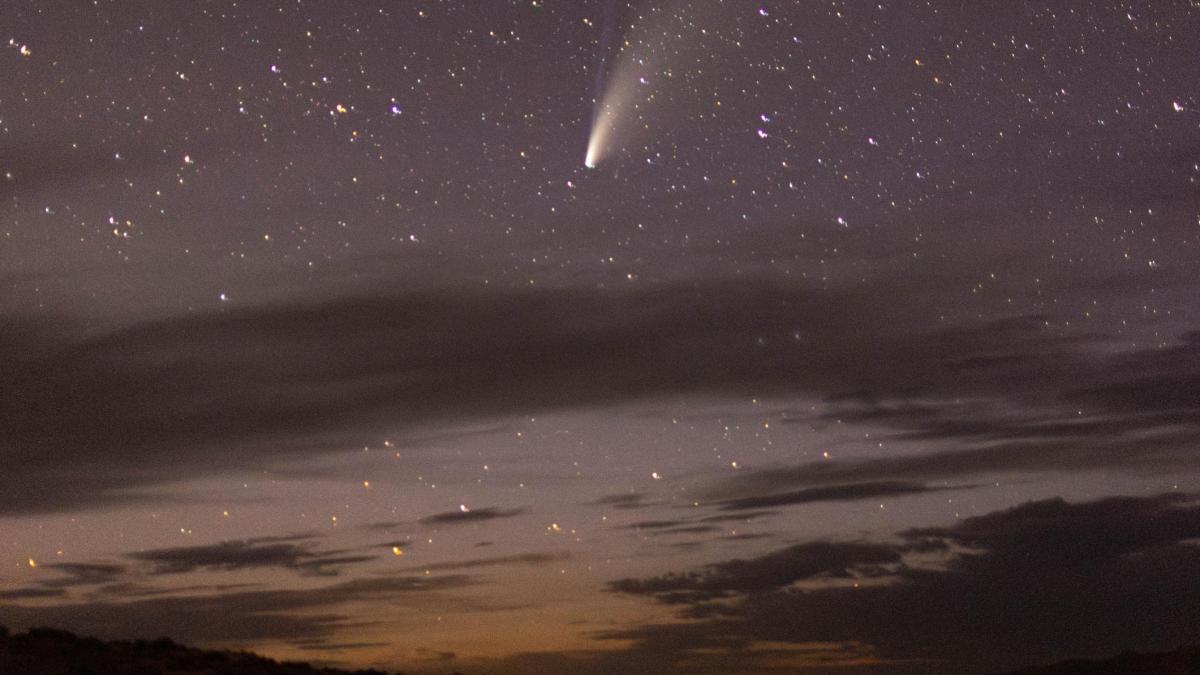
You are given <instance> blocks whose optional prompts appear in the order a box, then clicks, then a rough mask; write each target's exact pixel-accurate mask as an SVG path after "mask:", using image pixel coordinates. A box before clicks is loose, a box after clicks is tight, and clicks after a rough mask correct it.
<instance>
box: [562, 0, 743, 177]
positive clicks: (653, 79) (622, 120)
mask: <svg viewBox="0 0 1200 675" xmlns="http://www.w3.org/2000/svg"><path fill="white" fill-rule="evenodd" d="M722 14H723V9H722V5H721V3H719V2H716V1H715V0H691V1H685V0H674V1H668V2H662V3H647V4H646V5H644V6H643V9H642V10H641V11H638V12H636V13H635V14H634V18H633V19H632V20H631V21H630V23H629V26H628V27H627V28H626V29H625V34H624V37H623V39H622V40H621V42H620V48H619V49H618V50H617V53H616V55H615V56H614V57H613V58H612V64H611V68H609V69H607V70H606V68H605V64H606V61H607V59H608V57H609V54H608V52H609V44H610V42H611V37H612V34H613V33H614V32H615V30H616V25H617V23H618V12H617V2H616V1H615V0H608V1H607V4H606V5H605V12H604V27H603V31H602V33H601V35H600V42H599V47H600V51H599V52H598V53H597V57H596V66H595V72H596V79H595V82H594V84H593V96H592V106H593V109H592V126H591V130H590V132H589V134H588V143H587V152H586V153H585V154H584V157H583V165H584V166H585V167H587V168H588V169H595V168H596V167H597V166H599V165H600V164H601V163H602V162H604V161H606V160H607V159H609V158H611V157H612V156H613V155H614V154H615V153H617V152H618V151H619V150H622V149H623V148H625V147H627V146H629V145H630V144H631V143H632V142H633V141H634V140H637V137H638V136H641V135H643V134H646V133H654V127H655V126H659V125H665V128H667V129H671V128H674V127H675V126H676V125H674V124H671V121H670V120H663V119H655V118H654V117H655V113H656V112H657V113H659V114H660V115H661V113H662V110H661V109H659V108H661V106H659V105H657V101H658V100H660V99H668V98H675V97H676V96H678V95H680V94H681V89H682V88H681V81H680V80H681V78H677V77H674V76H673V73H676V72H684V71H686V70H688V69H689V68H692V67H694V66H695V64H696V63H697V61H698V60H700V59H703V58H707V57H711V54H710V52H711V51H712V49H713V45H712V44H705V37H706V36H709V35H712V34H714V33H715V32H709V31H707V30H706V29H705V28H704V26H709V25H715V22H714V19H719V18H720V16H721V15H722ZM710 42H711V41H710Z"/></svg>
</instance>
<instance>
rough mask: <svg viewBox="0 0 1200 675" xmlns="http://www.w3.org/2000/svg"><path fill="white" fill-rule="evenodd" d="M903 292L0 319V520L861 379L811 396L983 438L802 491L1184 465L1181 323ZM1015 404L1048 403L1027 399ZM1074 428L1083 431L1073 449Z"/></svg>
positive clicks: (625, 294)
mask: <svg viewBox="0 0 1200 675" xmlns="http://www.w3.org/2000/svg"><path fill="white" fill-rule="evenodd" d="M900 299H902V293H901V292H900V291H896V290H888V289H881V288H871V289H866V290H864V291H862V292H853V293H850V292H835V291H810V290H804V289H799V288H795V287H788V286H782V285H778V284H772V283H762V282H759V283H756V282H744V281H739V282H737V283H726V282H722V281H710V282H705V283H702V284H697V285H682V284H681V285H670V286H658V287H651V288H650V289H648V290H621V291H583V290H565V289H559V290H545V291H529V292H500V293H482V292H451V291H445V292H425V293H414V294H408V295H405V294H397V295H373V296H363V297H352V298H346V299H343V300H341V301H337V302H328V303H324V304H312V305H309V304H292V305H280V306H268V307H258V308H246V309H239V310H232V311H229V312H220V313H210V314H203V315H197V316H187V317H177V318H170V319H163V320H160V321H156V322H151V323H145V324H139V325H135V326H132V327H126V328H119V329H115V330H112V331H110V332H107V333H103V334H94V333H85V332H83V331H81V330H80V329H79V328H78V327H76V326H72V325H69V324H61V323H53V322H46V321H41V320H31V319H29V320H27V319H22V318H21V317H12V320H11V321H9V322H8V323H7V324H6V326H5V329H4V331H3V332H2V333H0V358H3V360H4V362H5V364H6V376H5V378H4V380H3V381H2V382H0V448H3V449H2V450H0V454H2V459H3V460H4V462H5V466H6V467H8V469H9V471H10V474H11V477H12V482H11V485H12V490H10V491H9V493H8V494H6V496H5V498H4V499H3V500H2V501H0V513H8V514H14V513H29V512H44V511H56V510H64V509H74V508H81V507H86V506H103V505H106V504H113V503H119V502H123V501H130V500H137V499H149V498H154V497H153V496H152V495H148V494H147V493H145V492H139V491H138V488H153V487H154V486H155V485H157V484H160V483H164V482H169V481H172V480H178V479H180V478H182V477H184V476H185V475H186V476H194V475H196V472H197V471H199V472H204V473H209V474H217V473H221V472H224V471H230V470H233V469H235V468H238V467H243V468H244V467H246V466H247V465H253V466H255V467H261V466H262V465H263V463H264V462H272V461H279V460H283V459H287V458H302V457H306V456H310V455H311V454H313V453H323V452H330V451H335V450H342V449H345V448H348V447H356V446H358V445H361V444H366V443H370V442H372V441H374V440H376V439H378V438H379V435H381V434H384V433H388V434H391V433H401V434H403V433H404V432H405V431H408V430H412V431H414V432H415V431H416V430H417V429H419V428H420V427H422V426H429V425H433V424H436V423H438V422H444V421H446V420H451V419H452V420H454V421H455V422H456V423H462V422H463V421H466V420H472V419H479V420H482V419H484V418H489V417H496V416H504V415H509V414H514V413H524V412H529V411H537V410H548V409H555V408H562V407H566V406H583V405H595V404H603V403H608V402H619V401H624V400H629V399H633V398H638V397H645V396H655V395H663V394H679V393H697V394H725V395H735V396H742V395H746V394H751V395H765V394H777V395H778V394H785V393H795V394H801V395H805V396H817V397H830V396H835V395H837V394H838V393H839V392H845V391H865V392H870V393H868V394H864V395H862V396H860V397H859V398H857V399H853V398H852V399H837V398H834V399H831V401H832V403H831V408H836V407H837V406H841V408H840V409H836V410H834V409H831V410H830V411H829V414H844V415H847V416H853V415H857V416H858V418H860V419H865V418H867V417H872V416H873V417H872V419H874V421H877V422H880V423H883V424H887V425H890V426H892V427H893V428H895V429H896V431H897V433H898V434H900V435H903V436H906V437H908V438H912V439H934V438H936V439H943V440H945V439H950V440H960V441H964V442H972V443H973V442H976V441H981V440H987V441H989V443H991V446H990V447H989V448H987V449H979V448H973V447H965V448H963V449H964V450H966V451H967V452H962V453H958V452H955V453H954V454H952V455H946V456H940V455H939V456H934V457H930V458H928V459H927V460H922V459H921V458H917V459H910V460H905V461H906V462H908V463H903V462H901V463H894V464H890V465H887V466H883V467H879V468H876V469H872V468H870V467H846V466H844V465H840V464H832V465H829V466H826V467H825V468H823V469H820V471H824V472H826V473H825V474H824V475H822V476H821V483H822V484H829V483H837V484H849V483H871V482H879V481H890V480H900V481H910V480H911V481H914V482H920V481H921V480H922V479H924V478H927V477H930V476H937V477H946V476H950V475H955V476H957V475H964V474H969V473H972V472H975V471H985V470H989V469H995V468H1012V469H1018V470H1025V469H1028V470H1038V469H1042V468H1059V467H1067V468H1075V467H1081V466H1082V467H1088V466H1108V465H1113V464H1131V463H1142V464H1144V463H1146V462H1156V463H1160V464H1162V463H1167V464H1171V463H1174V464H1179V463H1183V462H1186V461H1190V460H1192V459H1194V456H1193V454H1192V448H1190V447H1188V448H1181V447H1180V444H1181V442H1182V441H1184V440H1190V438H1191V436H1190V435H1191V434H1193V433H1194V432H1195V429H1196V421H1195V420H1196V419H1200V401H1198V400H1197V399H1196V396H1195V395H1194V394H1192V393H1190V392H1194V391H1197V390H1200V387H1198V386H1196V385H1197V384H1200V339H1197V337H1196V336H1195V335H1188V336H1185V337H1184V341H1183V342H1182V343H1180V344H1177V345H1175V346H1172V347H1168V348H1161V349H1153V350H1146V351H1137V352H1129V353H1118V354H1112V355H1107V356H1106V355H1102V354H1101V353H1100V352H1098V351H1097V350H1096V349H1095V347H1097V346H1098V345H1099V344H1101V341H1099V340H1098V339H1097V338H1096V337H1095V336H1086V335H1073V334H1067V333H1063V332H1062V331H1058V330H1053V329H1050V328H1048V327H1047V326H1046V325H1045V324H1046V322H1045V321H1044V320H1043V319H1041V318H1040V317H1025V318H1016V319H1005V320H1001V321H993V322H990V323H981V324H970V325H963V326H961V327H957V328H952V329H938V330H936V331H933V332H930V331H929V330H926V329H924V328H921V324H920V321H919V320H909V321H907V322H905V321H903V320H901V319H900V318H898V315H894V312H891V311H889V310H887V309H886V308H887V307H888V306H889V305H890V304H891V302H892V301H893V300H900ZM897 304H898V306H899V305H900V303H897ZM864 316H868V317H874V318H871V319H869V320H865V319H863V318H862V317H864ZM959 399H963V400H980V401H983V402H985V403H986V404H987V406H989V407H987V408H985V409H982V411H980V410H973V411H969V412H972V413H973V415H967V416H965V417H963V416H961V415H960V413H962V412H963V410H962V409H961V406H956V405H954V404H947V403H940V402H944V401H953V400H959ZM838 401H848V403H838ZM880 401H882V402H883V403H879V402H880ZM919 401H932V402H934V403H933V407H932V408H931V407H928V406H926V407H922V405H921V404H920V403H919ZM1035 406H1036V407H1037V409H1040V410H1045V411H1049V412H1045V413H1043V414H1042V415H1041V416H1040V417H1039V416H1032V415H1030V414H1029V413H1028V412H1026V411H1027V410H1029V409H1033V407H1035ZM1080 410H1082V411H1083V414H1082V415H1078V414H1073V413H1071V414H1070V415H1069V414H1068V411H1080ZM818 421H819V420H818ZM1116 429H1119V430H1123V431H1122V432H1121V433H1119V434H1116V435H1115V436H1114V430H1116ZM1081 439H1083V440H1101V441H1103V442H1101V443H1093V444H1090V445H1088V446H1087V449H1086V450H1083V449H1081V448H1082V447H1083V445H1082V444H1081V443H1080V442H1079V441H1080V440H1081ZM1134 440H1136V441H1137V442H1136V444H1135V443H1134ZM1135 446H1136V447H1135ZM201 459H202V460H203V461H201ZM914 462H916V463H918V464H913V463H914ZM921 462H924V464H923V465H921V464H919V463H921ZM799 486H801V487H811V486H813V484H812V483H811V482H808V483H807V484H805V483H803V482H801V483H800V484H799ZM628 505H630V503H624V504H614V506H628Z"/></svg>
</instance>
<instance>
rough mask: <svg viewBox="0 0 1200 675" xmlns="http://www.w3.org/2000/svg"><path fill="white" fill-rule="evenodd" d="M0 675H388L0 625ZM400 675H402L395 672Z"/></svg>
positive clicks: (165, 642) (165, 643)
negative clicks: (12, 631)
mask: <svg viewBox="0 0 1200 675" xmlns="http://www.w3.org/2000/svg"><path fill="white" fill-rule="evenodd" d="M0 673H13V674H14V675H15V674H16V673H21V674H22V675H150V674H152V673H178V674H180V675H182V674H184V673H189V674H196V675H199V674H201V673H202V674H203V675H387V673H385V672H384V671H381V670H355V671H349V670H339V669H336V668H317V667H314V666H310V665H308V664H307V663H293V662H282V663H281V662H279V661H275V660H272V659H268V658H265V657H262V656H258V655H257V654H251V653H248V652H228V651H209V650H202V649H192V648H190V647H184V646H183V645H179V644H176V643H175V642H173V641H171V640H169V639H167V638H159V639H157V640H132V641H116V642H104V641H102V640H97V639H96V638H90V637H79V636H77V635H75V634H73V633H68V632H67V631H63V630H55V629H53V628H30V629H29V631H28V632H25V633H18V634H17V635H11V636H10V635H9V632H8V629H7V628H5V627H4V626H0ZM397 675H400V674H399V673H397Z"/></svg>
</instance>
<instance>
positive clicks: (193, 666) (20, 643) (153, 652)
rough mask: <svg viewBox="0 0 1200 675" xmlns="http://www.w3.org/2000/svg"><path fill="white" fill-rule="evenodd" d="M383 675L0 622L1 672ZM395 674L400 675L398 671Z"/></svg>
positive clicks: (1195, 670)
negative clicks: (14, 630)
mask: <svg viewBox="0 0 1200 675" xmlns="http://www.w3.org/2000/svg"><path fill="white" fill-rule="evenodd" d="M18 673H20V674H21V675H158V674H159V673H172V674H173V675H174V674H178V675H184V674H189V675H199V674H204V675H387V674H386V673H384V672H383V671H379V670H355V671H348V670H339V669H337V668H317V667H314V666H310V665H308V664H306V663H291V662H284V663H281V662H279V661H274V660H272V659H268V658H264V657H262V656H258V655H255V654H250V653H247V652H226V651H209V650H201V649H192V648H190V647H184V646H183V645H178V644H175V643H174V642H172V641H171V640H168V639H166V638H160V639H158V640H149V641H147V640H132V641H117V642H103V641H101V640H97V639H96V638H87V637H79V636H77V635H74V634H73V633H68V632H67V631H62V630H55V629H52V628H32V629H30V630H29V631H28V632H25V633H19V634H17V635H9V632H8V629H7V628H5V627H4V626H0V674H2V675H9V674H12V675H16V674H18ZM397 675H399V674H397ZM1009 675H1200V647H1185V648H1180V649H1177V650H1175V651H1173V652H1167V653H1162V654H1136V653H1127V654H1121V655H1120V656H1116V657H1113V658H1111V659H1105V660H1102V661H1083V660H1072V661H1064V662H1062V663H1057V664H1054V665H1050V666H1038V667H1035V668H1027V669H1024V670H1018V671H1014V672H1012V673H1010V674H1009Z"/></svg>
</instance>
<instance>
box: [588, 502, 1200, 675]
mask: <svg viewBox="0 0 1200 675" xmlns="http://www.w3.org/2000/svg"><path fill="white" fill-rule="evenodd" d="M1198 540H1200V500H1198V497H1197V495H1183V494H1178V493H1171V494H1164V495H1160V496H1156V497H1141V498H1133V497H1118V498H1108V499H1102V500H1099V501H1093V502H1087V503H1079V504H1070V503H1067V502H1064V501H1062V500H1060V499H1052V500H1046V501H1039V502H1030V503H1026V504H1023V505H1020V506H1018V507H1015V508H1012V509H1008V510H1004V511H998V512H995V513H991V514H988V515H984V516H979V517H974V518H968V519H965V520H963V521H961V522H958V523H956V524H955V525H952V526H949V527H941V528H927V529H914V530H909V531H906V532H904V533H902V534H901V535H900V537H899V538H898V540H896V541H891V542H880V543H868V542H848V543H834V542H814V543H808V544H801V545H797V546H792V547H788V548H785V549H781V550H778V551H775V552H773V553H769V554H767V555H763V556H759V557H756V558H751V559H747V560H732V561H729V562H724V563H718V564H715V565H712V566H709V567H707V568H703V569H700V570H697V571H691V572H684V573H677V574H667V575H663V576H657V577H650V578H645V579H625V580H620V581H617V582H614V583H613V584H612V589H613V590H614V591H618V592H621V593H626V594H634V595H642V596H647V597H651V598H655V599H657V600H659V601H661V602H665V603H669V604H672V605H675V606H678V607H679V608H680V614H681V617H683V618H687V619H690V620H692V622H690V623H684V624H669V625H668V624H663V625H649V626H644V627H641V628H634V629H629V630H621V631H613V632H611V633H609V634H608V637H610V638H613V639H622V640H634V641H635V644H634V646H633V647H632V648H631V650H630V654H632V655H637V657H638V658H640V657H641V656H642V655H645V654H647V653H651V652H656V653H662V654H669V655H672V656H671V657H670V658H673V659H675V660H676V661H677V662H681V661H683V660H686V659H688V658H691V657H692V656H694V655H696V654H698V653H700V652H702V651H703V650H708V649H746V648H749V647H750V646H751V645H752V644H753V643H756V642H763V643H778V644H796V645H803V644H809V643H834V644H843V645H859V647H857V648H855V649H853V650H851V651H852V652H853V653H852V654H850V655H848V656H847V660H848V661H850V660H852V658H868V657H869V659H871V660H879V661H882V662H884V663H889V664H890V665H889V666H888V668H889V672H892V671H894V672H931V673H933V672H945V673H965V672H996V671H1002V670H1004V669H1011V668H1015V667H1019V666H1023V665H1028V664H1031V663H1037V662H1043V661H1054V660H1057V659H1062V658H1066V657H1068V656H1084V655H1091V656H1101V655H1106V654H1110V653H1115V652H1119V651H1121V650H1122V649H1134V648H1137V649H1143V650H1146V649H1164V650H1165V649H1171V648H1174V647H1175V646H1178V645H1179V644H1185V643H1188V642H1189V641H1194V640H1195V627H1196V626H1197V625H1200V587H1198V586H1197V584H1195V582H1194V575H1195V570H1196V569H1200V546H1197V545H1196V541H1198ZM797 584H799V585H800V586H797Z"/></svg>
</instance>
